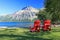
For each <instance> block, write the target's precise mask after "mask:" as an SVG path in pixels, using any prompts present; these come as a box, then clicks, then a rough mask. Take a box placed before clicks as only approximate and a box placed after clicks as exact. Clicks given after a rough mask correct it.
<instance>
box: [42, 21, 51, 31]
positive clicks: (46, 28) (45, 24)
mask: <svg viewBox="0 0 60 40" xmlns="http://www.w3.org/2000/svg"><path fill="white" fill-rule="evenodd" d="M50 25H51V21H50V20H44V26H43V30H44V31H48V30H49V31H50V30H51V27H50Z"/></svg>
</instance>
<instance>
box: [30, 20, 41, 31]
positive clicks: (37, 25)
mask: <svg viewBox="0 0 60 40" xmlns="http://www.w3.org/2000/svg"><path fill="white" fill-rule="evenodd" d="M30 31H31V32H35V31H38V32H39V31H40V20H35V21H34V26H33V28H31V27H30Z"/></svg>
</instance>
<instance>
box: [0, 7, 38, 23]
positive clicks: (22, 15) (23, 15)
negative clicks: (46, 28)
mask: <svg viewBox="0 0 60 40" xmlns="http://www.w3.org/2000/svg"><path fill="white" fill-rule="evenodd" d="M38 12H39V10H38V9H36V8H34V7H31V6H28V7H24V8H22V10H19V11H17V12H15V13H13V14H8V15H6V16H1V17H2V18H1V17H0V19H1V20H0V21H21V22H25V21H33V20H34V19H36V18H37V16H36V14H37V13H38Z"/></svg>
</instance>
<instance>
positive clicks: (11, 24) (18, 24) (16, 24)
mask: <svg viewBox="0 0 60 40" xmlns="http://www.w3.org/2000/svg"><path fill="white" fill-rule="evenodd" d="M31 25H33V22H0V27H4V26H7V27H29V26H31Z"/></svg>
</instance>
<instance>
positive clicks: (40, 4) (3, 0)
mask: <svg viewBox="0 0 60 40" xmlns="http://www.w3.org/2000/svg"><path fill="white" fill-rule="evenodd" d="M26 6H32V7H35V8H37V9H40V8H44V0H0V15H2V14H11V13H14V12H16V11H18V10H21V9H22V8H23V7H26Z"/></svg>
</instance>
